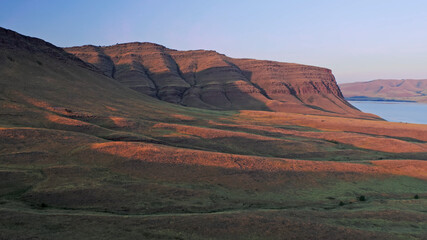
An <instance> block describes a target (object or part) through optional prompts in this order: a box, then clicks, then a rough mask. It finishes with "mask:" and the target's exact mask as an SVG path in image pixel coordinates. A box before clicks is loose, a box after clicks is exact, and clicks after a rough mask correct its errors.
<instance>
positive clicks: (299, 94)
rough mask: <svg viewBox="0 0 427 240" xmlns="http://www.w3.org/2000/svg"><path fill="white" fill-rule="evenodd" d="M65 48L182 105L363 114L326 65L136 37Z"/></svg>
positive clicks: (127, 81) (133, 86)
mask: <svg viewBox="0 0 427 240" xmlns="http://www.w3.org/2000/svg"><path fill="white" fill-rule="evenodd" d="M65 50H66V51H68V52H70V53H72V54H75V55H76V56H77V57H79V58H81V59H83V60H84V61H87V62H89V63H92V64H94V65H95V66H97V67H98V68H99V69H101V70H102V72H104V73H105V74H106V75H107V76H110V77H112V78H114V79H116V80H118V81H119V82H121V83H122V84H124V85H126V86H128V87H130V88H131V89H134V90H136V91H138V92H141V93H144V94H147V95H149V96H152V97H155V98H158V99H161V100H164V101H167V102H172V103H178V104H181V105H184V106H190V107H198V108H206V109H216V110H219V109H220V110H241V109H247V110H273V111H283V112H297V113H310V114H329V115H330V114H335V115H340V116H343V115H347V116H353V117H354V116H360V117H362V116H365V117H366V115H363V114H361V113H360V112H359V111H358V110H357V109H355V108H353V107H352V106H351V105H350V104H349V103H347V101H345V100H344V98H343V96H342V94H341V91H340V90H339V88H338V86H337V84H336V82H335V78H334V76H333V75H332V73H331V70H329V69H325V68H320V67H314V66H307V65H301V64H294V63H281V62H273V61H261V60H254V59H234V58H230V57H227V56H225V55H223V54H219V53H217V52H215V51H205V50H197V51H177V50H172V49H168V48H166V47H164V46H161V45H157V44H153V43H139V42H134V43H125V44H117V45H113V46H107V47H96V46H91V45H88V46H82V47H72V48H65Z"/></svg>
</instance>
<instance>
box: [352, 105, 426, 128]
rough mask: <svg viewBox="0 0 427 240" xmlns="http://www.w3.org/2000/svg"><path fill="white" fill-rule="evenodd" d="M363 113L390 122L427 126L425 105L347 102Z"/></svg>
mask: <svg viewBox="0 0 427 240" xmlns="http://www.w3.org/2000/svg"><path fill="white" fill-rule="evenodd" d="M349 102H350V103H351V104H352V105H353V106H355V107H357V108H358V109H360V110H361V111H363V112H367V113H373V114H375V115H378V116H380V117H382V118H383V119H385V120H387V121H391V122H407V123H421V124H427V104H425V103H414V102H382V101H349Z"/></svg>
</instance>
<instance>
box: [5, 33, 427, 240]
mask: <svg viewBox="0 0 427 240" xmlns="http://www.w3.org/2000/svg"><path fill="white" fill-rule="evenodd" d="M137 45H138V44H137ZM142 45H144V44H142ZM129 46H132V44H130V45H129ZM150 46H153V45H150ZM155 47H156V48H161V47H159V46H155ZM107 49H108V47H107V48H105V49H98V50H105V51H106V50H107ZM168 51H171V52H173V51H172V50H168ZM178 53H179V52H176V54H177V55H173V54H171V53H168V54H169V55H168V56H171V57H172V56H173V58H176V60H174V61H175V62H176V63H179V62H180V60H178V59H179V57H178V55H179V54H178ZM188 53H192V52H184V53H183V55H184V57H183V59H182V61H184V60H185V61H187V60H188V58H187V57H186V56H185V54H188ZM193 53H194V52H193ZM200 53H202V54H203V55H204V54H206V52H205V51H201V52H200ZM212 54H213V55H214V56H219V55H218V54H217V53H212ZM100 55H102V56H107V55H105V54H104V53H100ZM123 55H126V54H125V53H123ZM154 55H155V56H153V57H155V58H158V56H157V53H156V54H154ZM221 56H222V55H221ZM101 58H102V57H101ZM161 59H163V58H161ZM186 59H187V60H186ZM190 59H192V58H190ZM203 59H205V58H204V57H203ZM100 61H104V62H105V67H101V66H100V65H96V66H97V67H99V68H97V67H94V66H93V65H90V64H87V63H85V62H83V61H81V60H80V59H78V58H76V57H75V56H73V55H71V54H68V53H66V52H65V51H63V50H62V49H60V48H57V47H55V46H53V45H51V44H49V43H46V42H44V41H42V40H40V39H35V38H30V37H25V36H22V35H20V34H17V33H15V32H13V31H10V30H6V29H0V110H1V111H0V239H35V238H38V239H266V238H269V239H316V238H320V239H411V238H412V239H422V238H424V237H425V236H426V234H427V232H426V230H425V229H427V225H426V222H427V221H426V220H427V215H426V213H425V209H426V206H427V191H426V189H427V163H426V161H425V160H426V159H427V138H426V136H427V125H420V124H402V123H391V122H386V121H382V120H378V119H376V118H375V120H369V118H370V117H369V115H364V114H361V113H357V112H356V113H355V115H352V114H344V117H341V116H340V115H339V114H333V113H329V112H324V111H323V110H321V109H318V110H316V111H312V110H310V111H308V110H301V112H299V110H298V109H299V107H298V106H300V107H301V108H303V109H313V108H312V107H306V106H303V105H302V104H301V103H296V104H295V109H296V110H295V111H293V110H291V111H289V112H287V111H286V112H274V111H256V110H254V109H250V110H229V111H224V110H222V111H216V110H207V109H199V108H191V107H185V106H182V105H179V104H172V103H168V102H166V101H162V100H159V99H157V98H155V97H150V96H148V95H147V93H146V94H141V92H140V91H139V90H138V89H135V88H134V87H132V86H130V85H129V84H126V85H125V84H124V83H122V80H120V79H118V78H116V79H113V78H111V77H109V76H108V75H109V73H111V74H113V75H114V76H118V75H116V74H118V73H119V72H120V71H121V70H120V69H121V67H124V66H121V65H119V64H116V63H115V62H114V61H113V62H114V64H112V63H111V62H109V61H110V60H109V59H108V58H103V59H102V60H100ZM126 61H127V60H126ZM159 61H160V60H159ZM218 61H219V60H218ZM229 61H230V62H229V63H225V62H224V63H222V64H224V67H225V69H223V70H224V72H225V73H223V74H224V75H221V74H222V73H221V71H219V72H215V73H210V71H212V69H211V67H209V66H210V65H209V64H208V63H206V64H207V65H206V66H207V67H206V68H207V69H210V70H206V72H202V71H196V78H195V79H198V80H197V82H198V84H202V82H199V80H200V81H206V84H207V85H209V84H208V83H211V80H209V79H210V77H209V76H211V74H213V75H214V76H223V77H224V78H226V77H228V76H230V75H229V72H233V71H231V70H230V68H233V67H230V66H236V68H237V67H238V68H239V69H240V70H236V71H235V74H236V75H239V74H243V77H244V79H241V80H242V81H246V83H244V84H246V85H245V86H255V88H256V89H258V90H259V89H264V92H261V90H259V93H258V94H259V95H256V96H265V95H268V96H269V97H270V98H271V99H273V98H276V97H277V99H278V100H277V101H287V102H292V101H294V100H292V99H291V98H292V96H288V95H286V94H282V92H286V91H287V90H286V89H290V88H291V87H289V88H286V89H285V88H280V87H278V88H277V92H275V91H276V90H275V89H276V88H273V87H271V86H276V85H280V84H277V82H280V81H281V80H280V79H281V78H286V79H288V80H287V83H288V84H289V85H290V86H291V85H292V84H298V83H300V81H301V80H298V79H300V77H299V73H295V72H292V71H291V72H289V73H286V72H284V71H283V69H282V67H281V66H280V65H281V63H273V62H268V64H267V63H266V62H264V61H257V60H244V59H240V60H237V59H229ZM196 62H197V63H198V68H200V69H202V67H201V66H202V65H203V64H202V60H197V61H196ZM109 64H110V65H109ZM147 64H148V63H147ZM151 64H153V65H152V66H151V65H150V69H156V68H159V70H158V71H159V72H162V71H163V70H160V69H163V68H166V66H167V67H168V68H171V69H174V68H173V65H167V64H166V63H165V65H161V64H157V63H156V64H154V63H151ZM226 64H229V65H226ZM258 64H261V65H262V66H259V65H258ZM265 64H267V65H269V64H270V67H268V68H267V69H268V70H266V71H260V72H258V71H257V70H256V69H257V68H258V67H261V68H264V67H265ZM178 65H180V68H179V69H180V70H179V71H178V70H176V69H178V68H175V70H176V71H177V73H179V72H180V73H179V74H180V75H181V76H186V77H185V78H181V79H187V81H189V80H188V79H191V77H187V75H188V76H189V75H190V73H189V72H187V70H184V69H185V68H184V67H182V66H184V64H183V63H179V64H178ZM276 65H278V66H276ZM285 65H286V66H287V67H289V68H297V69H298V68H301V67H303V66H302V65H292V64H291V65H288V64H285ZM108 66H114V68H113V69H114V70H111V68H110V67H108ZM147 66H149V65H146V63H144V68H145V67H147ZM227 66H228V67H227ZM175 67H176V66H175ZM147 68H148V67H147ZM308 68H310V69H313V70H312V71H313V72H312V74H313V76H314V75H317V74H321V75H322V74H324V75H325V76H331V75H329V74H330V73H329V71H328V70H325V69H319V68H315V67H308ZM109 69H110V70H111V72H109V71H110V70H109ZM122 70H123V72H122V73H123V74H125V73H126V72H127V70H125V69H122ZM150 71H152V72H155V71H154V70H150ZM295 71H296V70H295ZM304 71H306V70H304ZM317 71H320V73H319V72H317ZM171 72H173V71H172V70H171V71H169V72H166V73H165V75H164V76H163V75H161V74H160V73H159V74H157V73H156V74H152V75H150V79H158V81H159V82H158V83H156V84H160V83H163V84H164V86H165V87H164V88H162V91H158V90H157V89H158V88H155V89H156V90H155V91H154V90H153V94H154V95H156V96H158V95H159V94H160V95H161V96H162V97H163V100H167V99H169V100H170V99H174V98H173V96H175V92H177V91H181V90H182V89H184V88H185V87H187V85H185V83H184V82H179V80H177V79H178V78H177V76H175V75H174V74H172V73H171ZM249 72H252V73H251V74H249ZM126 74H129V75H132V74H133V73H132V71H129V72H127V73H126ZM185 74H187V75H185ZM199 74H200V76H199ZM218 74H219V75H218ZM286 74H289V75H286ZM305 74H308V73H307V72H305ZM147 76H148V75H147ZM154 76H156V77H154ZM239 76H240V75H239ZM223 77H218V81H219V82H221V84H222V83H223V82H226V80H224V79H223ZM243 77H242V78H243ZM215 78H217V77H215ZM314 78H315V77H313V79H314ZM316 78H317V77H316ZM129 79H130V78H129ZM236 79H237V77H235V76H234V75H233V77H232V80H231V81H232V82H233V84H236V83H235V82H236ZM248 79H251V80H250V83H249V80H248ZM263 79H270V80H271V81H263ZM277 79H279V80H277ZM117 80H119V81H117ZM123 81H124V80H123ZM135 81H137V82H138V81H140V78H139V77H135ZM293 81H295V82H293ZM319 81H320V80H319ZM267 82H269V83H271V85H268V84H267ZM153 83H154V81H153ZM172 83H173V84H172ZM186 83H187V82H186ZM312 83H313V85H311V84H310V86H308V87H307V88H299V89H300V90H299V91H300V92H299V93H298V92H297V91H295V93H294V94H295V95H293V96H297V95H298V94H302V95H298V96H299V98H301V100H302V101H309V100H308V99H304V95H303V93H309V92H310V91H312V89H313V86H316V88H317V89H322V86H324V87H325V89H327V88H328V87H327V86H328V85H321V84H320V83H319V85H316V84H314V83H315V82H314V80H313V81H312ZM174 84H175V85H177V86H178V87H172V86H175V85H174ZM180 84H181V85H180ZM187 84H188V83H187ZM221 84H220V86H221V88H216V87H214V86H212V88H210V87H209V88H208V89H211V90H209V91H206V92H203V94H201V95H203V96H204V97H203V99H205V100H206V99H209V97H215V96H216V94H219V95H220V94H221V91H223V90H224V89H225V90H224V91H227V90H226V89H228V88H224V85H221ZM250 84H252V85H250ZM263 84H266V85H263ZM330 84H333V83H332V82H330ZM256 85H258V87H256ZM129 86H130V87H131V88H133V89H131V88H129ZM156 86H157V85H156ZM180 86H184V87H183V88H181V87H180ZM269 86H270V87H271V88H269ZM145 89H149V88H145ZM191 89H196V88H192V87H190V88H188V89H187V90H188V91H190V90H191ZM218 89H220V90H218ZM221 89H222V90H221ZM294 89H295V88H294ZM135 90H138V91H135ZM187 90H184V92H185V91H187ZM329 90H330V91H331V92H330V93H328V94H330V96H336V97H337V96H338V94H339V91H332V87H329ZM329 90H321V91H322V92H324V91H329ZM144 91H145V90H144ZM319 91H320V90H319ZM239 94H240V93H239ZM328 94H324V96H327V95H328ZM154 95H152V96H154ZM291 95H292V94H291ZM183 96H184V95H183ZM227 96H228V95H227ZM256 96H255V95H250V94H248V95H247V97H250V98H251V100H248V102H250V101H254V102H252V103H254V104H258V103H260V102H261V103H265V102H262V101H259V100H257V97H256ZM285 96H288V97H289V99H288V98H287V97H286V99H279V97H283V98H285ZM306 96H308V95H306ZM322 96H323V95H322ZM243 97H244V95H238V96H237V95H236V97H235V99H240V98H243ZM312 97H313V99H317V100H316V102H317V104H319V108H322V109H328V107H327V106H323V105H322V101H323V100H321V99H320V98H323V97H320V95H319V98H317V97H316V95H315V94H313V95H312ZM330 98H332V97H330ZM180 99H181V98H180ZM182 99H184V98H182ZM182 99H181V100H180V101H182ZM260 99H261V98H260ZM206 101H207V102H209V101H208V100H206ZM263 101H264V100H263ZM269 101H270V99H269ZM271 101H273V100H271ZM325 101H326V100H325ZM204 103H206V102H204ZM236 104H246V103H244V101H241V102H239V101H237V100H236ZM342 104H344V105H345V102H342ZM209 105H210V104H209ZM279 105H280V104H279ZM306 105H307V104H306ZM326 105H327V104H326ZM338 105H340V104H338ZM338 105H337V106H338ZM210 106H213V105H210ZM235 106H237V105H235ZM254 106H261V107H262V106H263V105H262V104H261V105H254ZM264 106H267V105H264ZM209 108H211V107H209ZM218 108H219V107H218ZM268 110H270V109H268ZM317 111H318V112H317ZM308 112H311V113H313V114H307V113H308ZM325 115H328V116H325ZM351 116H357V117H361V118H351ZM362 118H364V119H362ZM415 196H417V197H415Z"/></svg>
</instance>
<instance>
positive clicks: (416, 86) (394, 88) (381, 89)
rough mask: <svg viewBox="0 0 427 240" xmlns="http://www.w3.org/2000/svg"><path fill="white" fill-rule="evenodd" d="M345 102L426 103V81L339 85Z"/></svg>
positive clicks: (406, 80)
mask: <svg viewBox="0 0 427 240" xmlns="http://www.w3.org/2000/svg"><path fill="white" fill-rule="evenodd" d="M339 86H340V88H341V91H342V93H343V94H344V97H345V98H346V99H347V100H350V101H351V100H361V101H364V100H365V101H367V100H368V101H369V100H371V101H411V102H427V79H419V80H415V79H401V80H397V79H379V80H373V81H369V82H355V83H343V84H340V85H339Z"/></svg>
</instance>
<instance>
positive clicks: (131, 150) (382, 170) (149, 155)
mask: <svg viewBox="0 0 427 240" xmlns="http://www.w3.org/2000/svg"><path fill="white" fill-rule="evenodd" d="M91 149H92V150H94V151H96V152H100V153H106V154H110V155H113V156H118V157H123V158H127V159H134V160H139V161H144V162H155V163H167V164H185V165H200V166H211V167H221V168H232V169H239V170H248V171H254V170H261V171H294V172H334V173H338V172H341V173H362V174H368V175H372V174H374V175H375V174H396V175H405V176H411V177H416V178H420V179H426V180H427V174H425V173H427V162H425V161H415V160H388V161H373V162H372V163H373V164H374V165H367V164H363V163H345V162H328V161H322V162H319V161H307V160H292V159H279V158H266V157H255V156H245V155H236V154H225V153H217V152H207V151H199V150H190V149H181V148H174V147H167V146H162V145H156V144H146V143H130V142H108V143H95V144H92V145H91ZM377 162H378V163H377ZM411 169H417V171H411Z"/></svg>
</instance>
